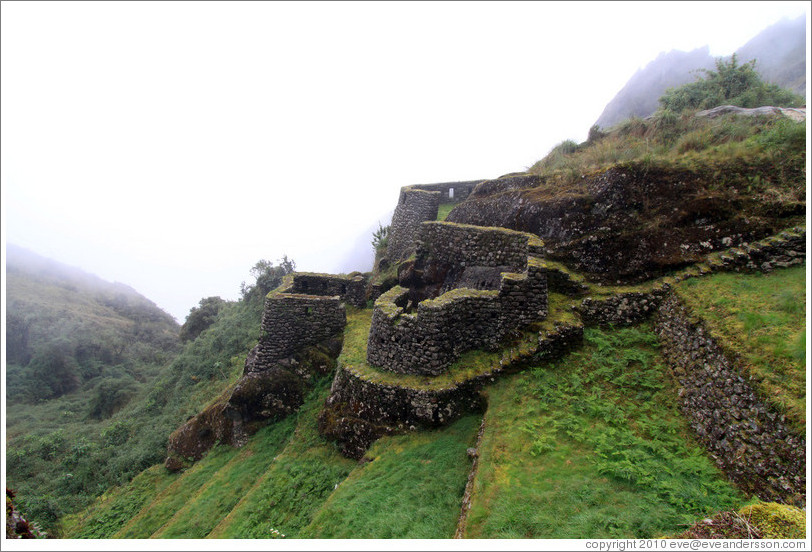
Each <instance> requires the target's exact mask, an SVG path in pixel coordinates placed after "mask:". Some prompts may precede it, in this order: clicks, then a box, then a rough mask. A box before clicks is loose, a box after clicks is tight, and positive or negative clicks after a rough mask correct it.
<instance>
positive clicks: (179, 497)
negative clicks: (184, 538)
mask: <svg viewBox="0 0 812 552" xmlns="http://www.w3.org/2000/svg"><path fill="white" fill-rule="evenodd" d="M236 454H237V450H236V449H233V448H231V447H227V446H220V447H215V448H214V449H212V450H211V451H210V452H209V453H208V454H207V455H206V457H204V458H203V459H202V460H200V461H199V462H198V463H196V464H195V465H194V466H192V467H191V468H189V469H188V470H186V471H185V472H184V473H183V474H181V475H176V476H175V477H176V480H175V481H174V482H173V483H172V484H171V485H169V486H168V487H167V488H166V489H164V490H163V491H161V492H158V490H157V489H156V490H155V492H154V493H153V495H152V499H151V501H150V502H149V504H147V505H146V506H145V507H144V508H142V509H141V511H139V512H138V513H137V515H135V516H134V517H132V518H131V519H130V520H129V521H128V522H127V523H126V524H125V525H124V526H123V527H121V528H120V529H119V530H118V531H116V532H115V533H114V534H113V537H115V538H126V539H144V538H149V537H150V536H151V535H152V534H153V533H155V532H156V531H158V530H159V529H160V528H161V527H162V526H163V525H164V524H165V523H166V522H167V520H169V519H170V518H172V516H173V515H174V514H175V512H177V511H178V510H179V509H180V508H182V507H183V506H184V505H185V504H186V503H187V502H188V501H189V500H190V499H191V498H192V497H193V496H194V495H195V493H197V492H198V491H199V490H200V488H202V487H203V486H204V485H205V484H206V482H207V481H209V480H210V479H211V478H212V477H213V476H214V475H215V474H216V473H217V471H218V470H220V468H222V467H223V466H224V465H226V464H227V463H228V462H229V461H231V460H232V459H233V458H234V457H235V456H236ZM151 469H158V470H164V472H166V468H164V467H163V466H161V465H158V466H155V467H154V468H151Z"/></svg>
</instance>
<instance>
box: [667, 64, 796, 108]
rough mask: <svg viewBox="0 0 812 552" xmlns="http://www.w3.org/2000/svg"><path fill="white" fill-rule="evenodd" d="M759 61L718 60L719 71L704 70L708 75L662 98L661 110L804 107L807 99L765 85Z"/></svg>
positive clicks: (789, 91)
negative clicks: (727, 106)
mask: <svg viewBox="0 0 812 552" xmlns="http://www.w3.org/2000/svg"><path fill="white" fill-rule="evenodd" d="M755 67H756V60H754V59H753V60H750V61H749V62H747V63H744V64H742V65H739V63H738V60H737V59H736V54H733V56H731V58H730V60H729V61H725V59H724V58H718V59H717V60H716V71H713V70H710V69H700V72H701V73H703V74H704V75H705V76H704V78H703V77H700V78H699V79H698V80H696V81H695V82H692V83H689V84H685V85H683V86H680V87H678V88H669V89H668V90H666V92H665V94H663V95H662V97H660V108H661V109H662V110H670V111H672V112H674V113H681V112H683V111H687V110H697V109H709V108H711V107H716V106H718V105H735V106H738V107H761V106H763V105H774V106H779V107H800V106H801V105H803V103H804V99H803V97H801V96H799V95H798V94H795V93H794V92H792V91H791V90H787V89H785V88H781V87H780V86H778V85H776V84H771V83H767V82H764V81H763V80H762V79H761V77H760V76H759V74H758V73H757V72H756V69H755Z"/></svg>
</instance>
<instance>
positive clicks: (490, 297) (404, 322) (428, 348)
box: [367, 222, 547, 375]
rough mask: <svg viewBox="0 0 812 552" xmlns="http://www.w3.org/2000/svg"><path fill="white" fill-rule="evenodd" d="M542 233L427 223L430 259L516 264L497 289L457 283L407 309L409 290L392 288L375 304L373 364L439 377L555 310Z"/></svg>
mask: <svg viewBox="0 0 812 552" xmlns="http://www.w3.org/2000/svg"><path fill="white" fill-rule="evenodd" d="M539 247H540V240H538V238H537V237H536V236H532V235H530V234H523V233H521V232H515V231H512V230H504V229H501V228H480V227H476V226H466V225H459V224H449V223H442V222H426V223H423V225H422V228H421V233H420V241H419V245H418V257H420V258H422V259H424V261H425V264H427V265H431V264H436V265H445V266H449V267H452V269H459V268H460V267H470V266H479V267H508V268H510V269H513V270H517V271H518V270H521V272H504V273H502V274H501V278H500V283H499V287H498V289H496V290H475V289H467V288H462V289H452V290H451V291H448V292H446V293H444V294H442V295H441V296H439V297H437V298H436V299H430V300H425V301H422V302H420V303H419V304H418V306H417V312H416V313H413V314H410V313H407V312H405V310H404V305H405V299H406V298H407V295H408V292H409V290H407V289H406V288H403V287H399V286H398V287H395V288H392V290H390V291H389V292H387V293H385V294H383V295H381V296H380V297H379V298H378V300H377V301H376V302H375V311H374V312H373V315H372V326H371V329H370V333H369V341H368V343H367V362H369V364H371V365H373V366H377V367H379V368H381V369H383V370H388V371H391V372H396V373H402V374H417V375H439V374H441V373H443V372H444V371H445V370H446V369H447V368H448V367H449V366H450V365H451V364H452V363H453V362H454V361H455V360H456V359H458V358H459V356H460V355H461V354H462V353H464V352H465V351H468V350H471V349H485V350H495V349H497V348H498V347H499V343H500V342H501V341H502V339H503V338H504V337H505V335H506V333H507V332H508V331H510V330H512V329H517V328H520V327H521V326H523V325H526V324H528V323H530V322H532V321H535V320H541V319H543V318H544V317H545V316H546V315H547V277H546V267H545V266H544V264H543V263H542V262H541V260H540V259H538V258H537V257H535V256H533V254H531V249H532V252H533V253H535V251H537V248H539Z"/></svg>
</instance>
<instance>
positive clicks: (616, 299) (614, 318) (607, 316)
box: [578, 284, 670, 326]
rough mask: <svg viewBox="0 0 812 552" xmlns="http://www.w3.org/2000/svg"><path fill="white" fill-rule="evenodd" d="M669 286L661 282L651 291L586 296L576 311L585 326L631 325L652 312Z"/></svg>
mask: <svg viewBox="0 0 812 552" xmlns="http://www.w3.org/2000/svg"><path fill="white" fill-rule="evenodd" d="M669 289H670V286H669V285H668V284H663V285H661V286H658V287H655V288H654V289H652V290H651V291H648V292H642V291H634V292H628V293H619V294H617V295H613V296H611V297H608V298H604V299H593V298H592V297H587V298H586V299H584V300H583V301H581V304H580V305H579V306H578V313H579V314H580V315H581V319H582V320H583V321H584V324H585V325H587V326H602V325H609V324H611V325H613V326H631V325H634V324H638V323H640V322H642V321H643V320H645V319H646V318H648V317H649V316H651V315H652V314H654V312H655V311H656V310H657V308H658V307H659V306H660V302H661V301H662V299H663V297H665V295H666V294H667V293H668V290H669Z"/></svg>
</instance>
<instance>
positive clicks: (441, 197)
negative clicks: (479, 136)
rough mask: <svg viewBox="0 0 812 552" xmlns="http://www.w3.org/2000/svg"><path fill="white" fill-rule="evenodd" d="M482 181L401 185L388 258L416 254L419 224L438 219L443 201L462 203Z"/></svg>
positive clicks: (402, 258)
mask: <svg viewBox="0 0 812 552" xmlns="http://www.w3.org/2000/svg"><path fill="white" fill-rule="evenodd" d="M480 182H483V181H482V180H474V181H467V182H445V183H441V184H421V185H415V186H405V187H403V188H401V189H400V197H399V198H398V204H397V207H395V212H394V214H393V215H392V224H391V227H390V230H389V245H388V247H387V252H386V257H387V260H388V261H389V262H397V261H402V260H404V259H406V258H407V257H409V255H411V254H412V253H414V246H415V240H416V238H417V234H418V232H419V231H420V223H422V222H426V221H432V220H437V209H438V208H439V206H440V204H441V203H459V202H460V201H463V200H465V199H466V198H467V197H468V196H469V195H470V194H471V192H472V191H473V189H474V188H475V187H476V186H477V185H478V184H479V183H480Z"/></svg>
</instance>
